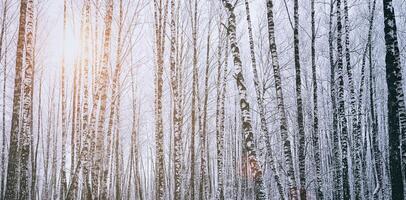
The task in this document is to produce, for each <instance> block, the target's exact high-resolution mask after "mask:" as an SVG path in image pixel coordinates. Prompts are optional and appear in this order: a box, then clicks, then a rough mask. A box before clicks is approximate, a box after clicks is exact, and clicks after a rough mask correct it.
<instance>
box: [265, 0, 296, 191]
mask: <svg viewBox="0 0 406 200" xmlns="http://www.w3.org/2000/svg"><path fill="white" fill-rule="evenodd" d="M266 5H267V19H268V36H269V38H268V39H269V49H270V50H271V57H272V68H273V72H274V79H275V90H276V100H277V107H278V112H279V117H280V119H279V120H280V132H281V137H282V140H283V141H282V142H283V153H284V156H285V163H286V165H287V168H288V169H287V176H288V184H289V195H290V198H292V199H297V191H296V179H295V171H294V168H293V157H292V149H291V144H290V141H289V138H288V130H287V128H288V127H287V121H286V111H285V105H284V99H283V92H282V81H281V73H280V67H279V61H278V53H277V49H276V42H275V24H274V16H273V2H272V0H267V2H266Z"/></svg>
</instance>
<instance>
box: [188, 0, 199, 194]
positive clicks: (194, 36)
mask: <svg viewBox="0 0 406 200" xmlns="http://www.w3.org/2000/svg"><path fill="white" fill-rule="evenodd" d="M191 7H192V6H191ZM197 22H198V20H197V0H194V6H193V15H192V17H191V24H192V46H193V61H192V62H193V64H192V65H193V69H192V70H193V72H192V73H193V75H192V79H193V80H192V106H191V107H192V108H191V129H192V131H191V135H190V137H191V141H190V151H191V153H190V168H191V169H190V199H192V200H194V199H195V167H196V164H195V162H196V158H195V157H196V156H195V137H196V100H197V99H196V98H197V95H198V94H197V83H198V79H199V78H198V76H199V75H198V69H197V68H198V66H197V64H198V63H197V61H198V59H197V54H198V52H197Z"/></svg>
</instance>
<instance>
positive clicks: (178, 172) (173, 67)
mask: <svg viewBox="0 0 406 200" xmlns="http://www.w3.org/2000/svg"><path fill="white" fill-rule="evenodd" d="M176 26H177V24H176V16H175V0H171V22H170V29H171V41H170V46H171V48H170V61H169V62H170V76H171V87H172V112H173V113H172V123H173V131H174V153H175V158H174V171H175V173H174V176H175V191H174V198H175V199H181V195H182V193H181V189H182V188H181V186H182V163H181V162H182V135H181V131H180V129H181V126H182V125H181V122H180V109H179V106H180V103H179V88H178V78H179V74H178V73H177V72H178V67H179V66H178V63H176V51H177V48H176V46H177V38H176Z"/></svg>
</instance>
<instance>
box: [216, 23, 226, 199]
mask: <svg viewBox="0 0 406 200" xmlns="http://www.w3.org/2000/svg"><path fill="white" fill-rule="evenodd" d="M220 23H221V18H220ZM219 34H221V30H220V28H219ZM219 38H220V39H223V37H221V35H219ZM225 39H226V44H225V50H224V54H225V55H224V69H223V79H222V80H221V63H222V61H221V52H222V49H221V40H219V46H218V51H219V53H218V56H219V58H218V59H219V60H218V71H217V73H218V74H217V77H218V78H217V86H218V89H217V102H218V106H217V110H216V114H217V117H218V119H217V123H218V125H217V129H216V140H217V180H218V187H217V199H220V200H224V199H225V192H224V175H223V171H224V120H225V114H224V103H225V93H226V82H227V67H228V39H227V38H225Z"/></svg>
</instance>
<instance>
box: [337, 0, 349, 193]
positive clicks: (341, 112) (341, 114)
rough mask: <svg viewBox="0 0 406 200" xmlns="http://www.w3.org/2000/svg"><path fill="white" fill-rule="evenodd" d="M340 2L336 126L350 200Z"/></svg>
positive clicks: (344, 182)
mask: <svg viewBox="0 0 406 200" xmlns="http://www.w3.org/2000/svg"><path fill="white" fill-rule="evenodd" d="M341 37H342V23H341V0H337V75H338V77H337V81H338V96H337V101H338V124H339V127H340V132H341V135H340V144H341V151H342V154H341V162H342V178H343V179H342V181H343V182H342V189H343V198H344V199H350V198H351V197H350V183H349V178H348V129H347V117H346V116H345V102H344V70H343V46H342V39H341Z"/></svg>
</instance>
